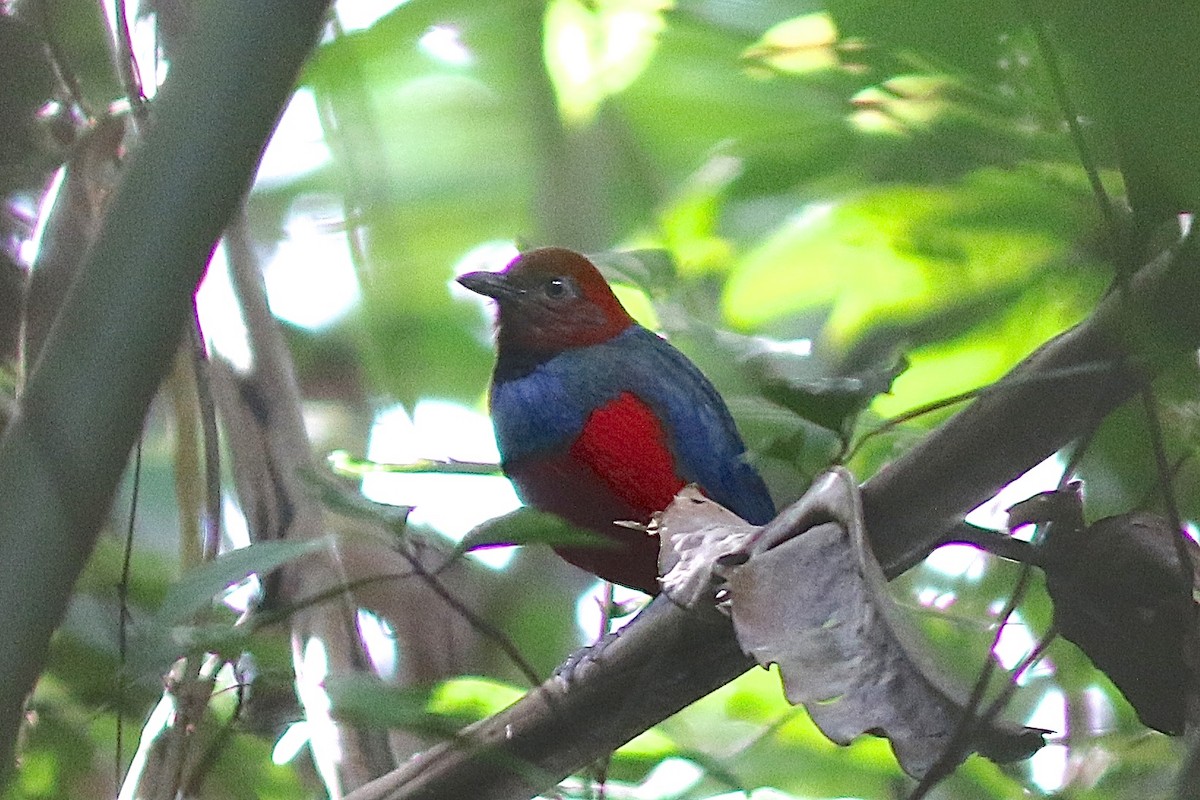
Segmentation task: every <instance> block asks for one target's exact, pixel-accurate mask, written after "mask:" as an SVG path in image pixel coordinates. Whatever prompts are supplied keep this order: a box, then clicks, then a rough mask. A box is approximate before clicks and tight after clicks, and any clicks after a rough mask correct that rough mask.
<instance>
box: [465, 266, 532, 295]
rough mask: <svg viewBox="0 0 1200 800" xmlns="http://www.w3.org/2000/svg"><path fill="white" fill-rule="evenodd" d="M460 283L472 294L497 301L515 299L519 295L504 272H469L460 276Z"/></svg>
mask: <svg viewBox="0 0 1200 800" xmlns="http://www.w3.org/2000/svg"><path fill="white" fill-rule="evenodd" d="M458 282H459V283H460V284H462V285H463V286H465V287H466V288H468V289H470V290H471V291H472V292H476V293H478V294H481V295H483V296H484V297H491V298H493V299H495V300H503V299H505V298H509V297H515V296H516V295H517V294H518V293H519V292H518V290H517V289H516V288H515V287H514V286H513V285H512V284H511V283H509V280H508V276H507V275H505V274H504V273H503V272H468V273H467V274H465V275H459V276H458Z"/></svg>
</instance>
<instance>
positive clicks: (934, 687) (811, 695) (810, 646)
mask: <svg viewBox="0 0 1200 800" xmlns="http://www.w3.org/2000/svg"><path fill="white" fill-rule="evenodd" d="M800 502H801V503H807V504H808V505H809V508H807V509H806V510H805V511H804V512H803V513H802V514H800V515H799V516H801V517H803V518H806V519H807V520H808V522H809V525H811V523H812V522H813V521H816V522H818V523H820V524H817V525H815V526H812V527H807V526H806V527H804V528H800V530H799V531H796V533H797V534H798V535H793V536H791V538H781V537H779V536H774V537H772V538H773V539H775V540H780V539H781V541H779V543H778V544H775V546H773V547H769V548H768V549H765V550H762V551H760V552H755V553H754V554H753V555H752V556H751V557H750V558H749V560H748V561H747V562H746V563H745V564H744V565H743V566H740V567H738V568H737V569H736V570H733V571H732V574H731V576H730V580H729V586H730V594H731V598H732V600H731V605H732V614H733V621H734V627H735V629H736V631H737V635H738V639H739V641H740V642H741V643H742V647H743V649H744V650H746V652H748V653H750V654H752V655H753V656H754V657H755V659H757V660H758V662H759V663H760V664H763V665H768V664H778V665H779V669H780V673H781V675H782V677H783V682H784V689H785V692H786V694H787V697H788V699H789V700H790V701H791V702H793V703H799V704H803V705H804V706H805V708H807V709H808V712H809V714H810V715H811V717H812V719H813V722H814V723H816V725H817V726H818V727H819V728H820V729H821V731H822V732H823V733H824V734H825V735H826V736H828V737H829V738H830V739H832V740H833V741H835V742H837V743H839V744H848V743H849V742H850V741H851V740H853V739H854V738H856V737H857V736H859V735H861V734H863V733H872V734H876V735H880V736H884V737H886V738H887V739H888V740H889V742H890V743H891V746H892V750H893V751H894V752H895V754H896V758H897V760H898V761H899V763H900V766H901V767H902V768H903V769H904V770H905V771H906V772H907V773H909V774H910V775H912V776H914V777H921V776H924V775H925V774H926V773H927V772H928V771H929V770H930V769H931V768H932V767H933V766H934V765H935V764H936V763H938V761H939V760H940V759H941V758H942V757H943V755H944V754H945V753H946V752H947V751H948V750H949V749H950V748H951V747H952V740H953V737H954V734H955V730H956V727H957V726H958V724H959V720H960V719H961V717H962V715H963V712H964V705H965V701H966V697H967V694H968V691H967V687H962V686H959V685H957V684H956V682H955V681H954V680H953V679H952V678H950V677H949V676H948V675H947V674H946V672H945V671H944V670H942V669H941V668H940V666H939V664H938V662H937V660H936V659H935V658H934V657H933V656H932V654H931V653H929V652H927V651H926V649H925V645H924V642H923V639H922V638H921V637H920V636H919V635H918V634H917V633H916V631H915V630H914V629H913V626H912V625H911V624H910V623H909V621H908V620H906V619H905V618H904V617H903V615H902V614H901V613H900V611H899V609H897V608H896V606H895V603H894V602H893V600H892V599H891V597H890V596H889V594H888V591H887V582H886V579H885V578H884V576H883V572H882V570H881V569H880V567H879V565H878V563H877V562H876V561H875V559H874V556H873V555H872V553H871V552H870V550H869V547H868V545H867V542H866V538H865V530H864V526H863V522H862V511H861V506H860V504H859V501H858V488H857V486H856V485H855V484H854V482H853V479H852V478H851V476H850V475H849V473H847V472H845V471H844V470H838V471H836V472H833V473H830V474H829V475H827V476H825V477H824V478H823V479H819V480H818V481H817V482H816V483H814V485H813V488H812V489H810V492H809V494H806V495H805V498H804V499H802V500H801V501H800ZM788 513H789V512H785V513H784V515H785V516H786V515H787V514H788ZM822 519H825V520H832V521H830V522H822ZM773 527H774V526H773V525H772V526H768V530H767V531H766V533H768V534H771V533H774V531H773V530H771V529H772V528H773ZM980 725H981V726H980V727H977V728H976V729H975V731H974V732H973V734H972V735H971V737H970V739H969V746H970V748H971V749H974V750H978V751H979V752H980V753H982V754H983V755H985V756H987V757H988V758H991V759H993V760H995V761H1012V760H1017V759H1020V758H1025V757H1028V756H1029V755H1031V754H1032V753H1033V752H1035V751H1036V750H1037V749H1038V748H1039V747H1041V745H1042V743H1043V742H1042V732H1041V731H1038V730H1035V729H1031V728H1024V727H1021V726H1016V725H1010V724H1007V723H1003V722H1001V723H992V724H986V725H984V724H982V723H981V724H980ZM965 755H966V753H965V752H963V753H961V754H960V755H959V757H960V758H965Z"/></svg>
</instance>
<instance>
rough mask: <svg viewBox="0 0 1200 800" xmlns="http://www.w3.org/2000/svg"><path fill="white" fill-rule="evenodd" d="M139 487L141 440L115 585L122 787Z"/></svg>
mask: <svg viewBox="0 0 1200 800" xmlns="http://www.w3.org/2000/svg"><path fill="white" fill-rule="evenodd" d="M141 485H142V437H141V436H139V437H138V440H137V444H135V445H134V448H133V482H132V486H131V488H130V491H129V524H128V526H127V527H126V529H125V551H124V553H123V555H122V559H121V579H120V580H119V581H118V582H117V615H118V616H117V736H116V755H115V767H116V769H115V772H114V777H115V778H116V783H115V785H116V786H120V785H121V783H122V775H123V770H124V765H123V763H122V762H123V760H124V753H123V752H122V750H123V747H124V738H123V732H124V728H125V662H126V658H127V657H128V654H129V578H130V575H131V573H132V564H133V534H134V530H135V529H136V523H137V507H138V494H139V491H140V489H141Z"/></svg>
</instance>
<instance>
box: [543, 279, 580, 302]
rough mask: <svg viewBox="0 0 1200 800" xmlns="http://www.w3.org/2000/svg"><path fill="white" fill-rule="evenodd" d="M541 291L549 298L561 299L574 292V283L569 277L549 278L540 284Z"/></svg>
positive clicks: (572, 294) (570, 295)
mask: <svg viewBox="0 0 1200 800" xmlns="http://www.w3.org/2000/svg"><path fill="white" fill-rule="evenodd" d="M542 291H544V292H545V293H546V296H547V297H549V298H550V299H551V300H561V299H562V298H564V297H572V296H574V294H575V285H574V283H573V282H572V281H571V279H570V278H551V279H550V280H548V281H546V283H545V284H544V285H543V286H542Z"/></svg>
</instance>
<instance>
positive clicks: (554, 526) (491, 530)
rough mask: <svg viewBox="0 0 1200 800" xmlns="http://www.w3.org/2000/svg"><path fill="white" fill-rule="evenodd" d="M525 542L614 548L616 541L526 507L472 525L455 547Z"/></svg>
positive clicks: (463, 547) (472, 547) (476, 548)
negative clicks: (480, 523)
mask: <svg viewBox="0 0 1200 800" xmlns="http://www.w3.org/2000/svg"><path fill="white" fill-rule="evenodd" d="M525 544H545V545H550V546H552V547H596V548H614V547H617V544H616V542H614V541H613V540H612V539H609V538H608V537H606V536H601V535H600V534H598V533H592V532H591V531H585V530H582V529H580V528H576V527H575V526H573V525H571V524H570V523H569V522H567V521H566V520H564V519H563V518H562V517H558V516H555V515H554V514H547V513H545V512H543V511H537V510H536V509H533V508H529V507H528V506H526V507H523V508H518V509H517V510H516V511H510V512H509V513H507V514H505V515H503V516H500V517H496V518H494V519H490V520H488V521H487V522H485V523H483V524H482V525H478V526H476V527H475V528H473V529H472V530H471V531H469V532H468V533H467V535H466V536H464V537H463V538H462V541H461V542H459V544H458V548H457V550H458V552H460V553H466V552H470V551H471V550H478V549H480V548H485V547H503V546H506V545H525Z"/></svg>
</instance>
